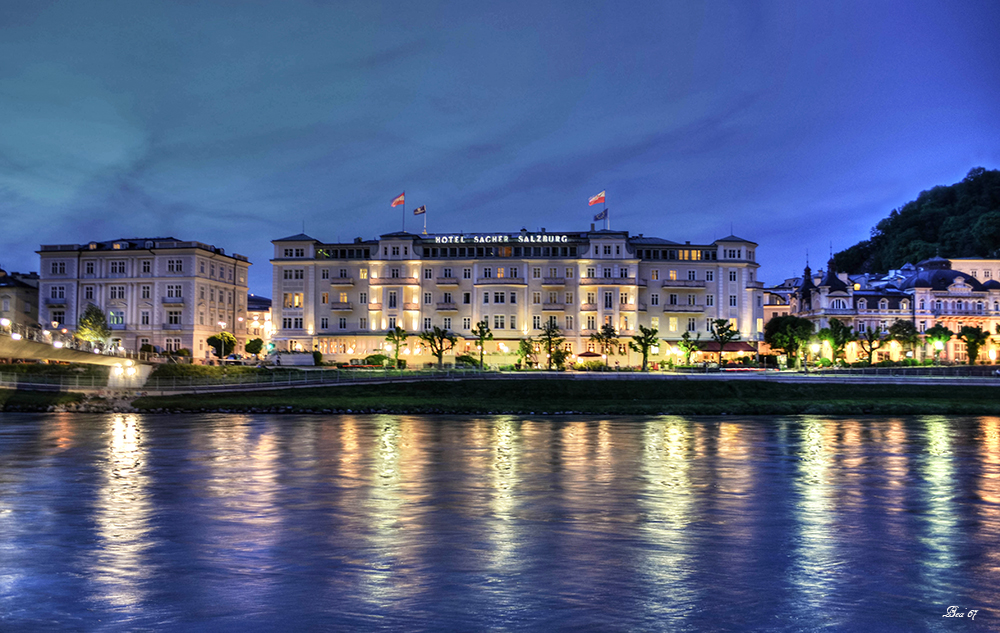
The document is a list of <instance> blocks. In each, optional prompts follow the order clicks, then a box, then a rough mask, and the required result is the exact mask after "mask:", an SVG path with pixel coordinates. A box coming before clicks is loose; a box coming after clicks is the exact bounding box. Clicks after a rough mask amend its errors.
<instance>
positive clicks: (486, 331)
mask: <svg viewBox="0 0 1000 633" xmlns="http://www.w3.org/2000/svg"><path fill="white" fill-rule="evenodd" d="M472 335H473V336H475V337H476V343H477V344H478V345H479V371H483V353H484V352H485V351H486V341H492V340H493V330H491V329H490V322H489V321H487V320H486V319H483V320H482V321H480V322H479V323H476V327H474V328H472Z"/></svg>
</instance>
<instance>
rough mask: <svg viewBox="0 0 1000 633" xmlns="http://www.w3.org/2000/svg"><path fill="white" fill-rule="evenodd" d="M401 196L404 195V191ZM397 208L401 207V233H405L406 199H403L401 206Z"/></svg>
mask: <svg viewBox="0 0 1000 633" xmlns="http://www.w3.org/2000/svg"><path fill="white" fill-rule="evenodd" d="M403 195H404V196H405V195H406V192H405V191H404V192H403ZM399 206H401V207H403V233H406V198H403V204H401V205H399Z"/></svg>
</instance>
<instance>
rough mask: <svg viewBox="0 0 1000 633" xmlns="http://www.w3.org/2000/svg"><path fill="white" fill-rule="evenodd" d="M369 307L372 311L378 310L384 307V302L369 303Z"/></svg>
mask: <svg viewBox="0 0 1000 633" xmlns="http://www.w3.org/2000/svg"><path fill="white" fill-rule="evenodd" d="M368 309H369V310H371V311H372V312H376V311H378V310H381V309H382V304H381V303H369V304H368Z"/></svg>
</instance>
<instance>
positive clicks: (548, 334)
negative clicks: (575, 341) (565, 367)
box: [538, 320, 566, 369]
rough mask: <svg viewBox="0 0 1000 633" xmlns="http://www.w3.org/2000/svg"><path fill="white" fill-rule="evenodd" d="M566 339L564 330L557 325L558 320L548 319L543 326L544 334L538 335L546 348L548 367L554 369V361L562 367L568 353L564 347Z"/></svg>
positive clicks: (539, 340)
mask: <svg viewBox="0 0 1000 633" xmlns="http://www.w3.org/2000/svg"><path fill="white" fill-rule="evenodd" d="M564 340H565V339H564V338H563V337H562V331H561V330H560V329H559V326H558V325H556V322H555V321H552V320H550V321H546V322H545V326H544V327H543V328H542V335H541V336H539V337H538V342H540V343H541V344H542V347H544V348H545V357H546V361H547V369H552V363H555V364H556V366H557V367H560V366H561V365H562V364H563V362H565V360H566V353H565V350H563V349H562V344H563V341H564Z"/></svg>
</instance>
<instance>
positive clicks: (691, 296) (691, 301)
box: [688, 295, 694, 306]
mask: <svg viewBox="0 0 1000 633" xmlns="http://www.w3.org/2000/svg"><path fill="white" fill-rule="evenodd" d="M688 305H689V306H693V305H694V295H688Z"/></svg>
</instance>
